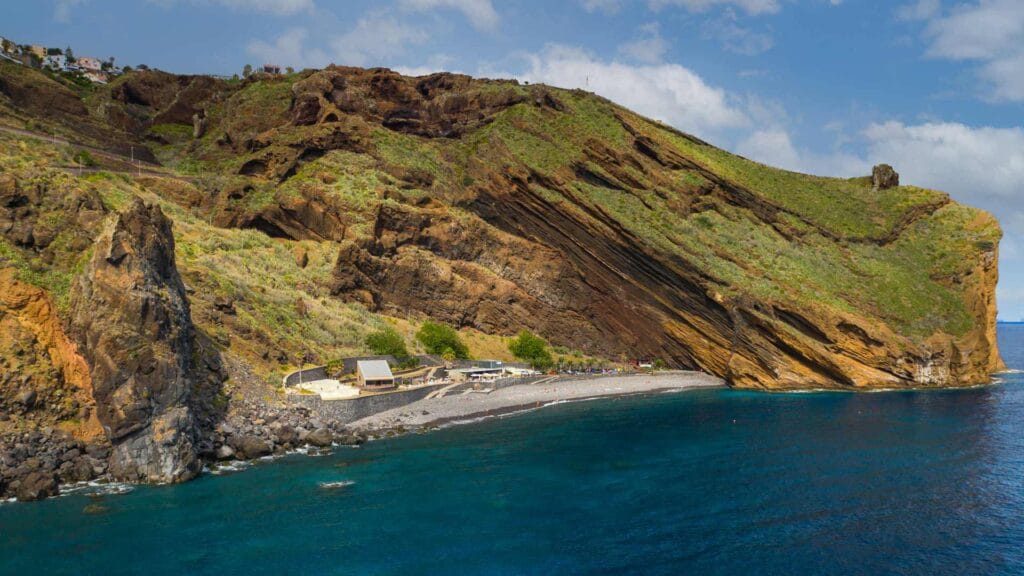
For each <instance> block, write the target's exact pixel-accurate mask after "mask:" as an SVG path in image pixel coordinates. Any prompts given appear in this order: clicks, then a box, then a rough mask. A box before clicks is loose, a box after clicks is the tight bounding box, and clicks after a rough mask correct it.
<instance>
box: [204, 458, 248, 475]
mask: <svg viewBox="0 0 1024 576" xmlns="http://www.w3.org/2000/svg"><path fill="white" fill-rule="evenodd" d="M249 466H251V464H250V463H249V462H247V461H245V460H232V461H230V462H228V463H227V464H216V465H215V467H214V468H211V469H210V474H213V475H214V476H220V475H221V474H230V473H232V472H239V471H241V470H245V469H246V468H248V467H249Z"/></svg>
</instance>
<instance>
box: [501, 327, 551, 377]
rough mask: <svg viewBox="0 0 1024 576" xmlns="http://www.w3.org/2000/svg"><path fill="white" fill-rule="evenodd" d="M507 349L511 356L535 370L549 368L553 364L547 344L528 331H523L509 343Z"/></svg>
mask: <svg viewBox="0 0 1024 576" xmlns="http://www.w3.org/2000/svg"><path fill="white" fill-rule="evenodd" d="M508 349H509V352H512V355H513V356H515V357H516V358H519V359H520V360H522V361H524V362H529V364H530V366H532V367H534V368H537V369H544V368H550V367H551V365H552V364H553V363H554V361H553V360H552V358H551V352H550V351H549V350H548V343H547V342H545V341H544V339H543V338H541V337H540V336H537V335H535V334H533V333H532V332H530V331H529V330H523V331H522V332H520V333H519V335H518V336H516V337H515V338H513V339H512V340H511V341H509V343H508Z"/></svg>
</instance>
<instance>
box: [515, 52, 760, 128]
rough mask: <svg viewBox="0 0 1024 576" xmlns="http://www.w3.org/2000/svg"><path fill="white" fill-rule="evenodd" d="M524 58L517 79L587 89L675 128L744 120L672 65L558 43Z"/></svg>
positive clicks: (714, 91) (719, 95)
mask: <svg viewBox="0 0 1024 576" xmlns="http://www.w3.org/2000/svg"><path fill="white" fill-rule="evenodd" d="M527 59H528V67H527V69H526V71H525V72H523V73H522V74H520V75H519V77H520V79H522V80H526V81H529V82H543V83H545V84H550V85H553V86H559V87H563V88H584V89H587V90H591V91H593V92H596V93H597V94H600V95H602V96H604V97H606V98H608V99H610V100H613V101H615V102H617V103H619V104H621V105H623V106H625V107H627V108H630V109H632V110H635V111H637V112H639V113H641V114H644V115H647V116H650V117H653V118H656V119H658V120H662V121H665V122H668V123H669V124H672V125H673V126H676V127H678V128H679V129H681V130H687V131H690V132H694V133H696V134H702V135H706V134H707V133H708V132H717V131H721V130H723V129H728V128H737V127H742V126H746V125H747V124H748V123H749V119H748V118H747V116H746V114H745V113H744V112H743V111H742V110H740V109H739V108H738V107H736V106H734V105H733V104H732V103H730V98H729V96H728V95H727V94H726V92H725V91H724V90H722V89H720V88H715V87H713V86H709V85H708V84H707V83H706V82H704V80H703V79H702V78H701V77H700V76H698V75H697V74H695V73H694V72H692V71H690V70H689V69H687V68H684V67H683V66H680V65H678V64H645V65H631V64H626V63H622V62H617V61H612V62H608V61H603V60H600V59H597V58H595V57H594V56H592V55H590V54H588V53H587V52H584V51H583V50H580V49H578V48H572V47H568V46H561V45H549V46H547V47H546V48H545V49H544V50H543V51H542V52H540V53H539V54H533V55H529V56H527Z"/></svg>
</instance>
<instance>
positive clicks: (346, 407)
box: [285, 384, 441, 424]
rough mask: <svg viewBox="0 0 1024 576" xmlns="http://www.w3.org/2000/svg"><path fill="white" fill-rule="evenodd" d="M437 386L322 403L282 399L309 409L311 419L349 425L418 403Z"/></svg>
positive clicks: (317, 399) (300, 398)
mask: <svg viewBox="0 0 1024 576" xmlns="http://www.w3.org/2000/svg"><path fill="white" fill-rule="evenodd" d="M440 387H441V385H440V384H438V385H435V386H424V387H422V388H416V389H414V390H403V391H401V392H390V393H387V394H375V395H373V396H362V397H359V398H352V399H351V400H321V399H320V397H319V396H306V395H298V394H289V395H287V396H285V398H286V399H287V401H288V403H289V404H290V405H292V406H302V407H305V408H307V409H309V411H310V413H311V414H312V415H313V416H315V417H317V418H319V419H321V420H325V421H333V422H337V423H339V424H348V423H350V422H355V421H356V420H359V419H360V418H366V417H367V416H372V415H373V414H377V413H378V412H384V411H385V410H391V409H392V408H398V407H401V406H405V405H407V404H411V403H413V402H415V401H417V400H422V399H423V398H424V397H425V396H426V395H427V394H430V393H431V392H433V391H434V390H437V389H438V388H440Z"/></svg>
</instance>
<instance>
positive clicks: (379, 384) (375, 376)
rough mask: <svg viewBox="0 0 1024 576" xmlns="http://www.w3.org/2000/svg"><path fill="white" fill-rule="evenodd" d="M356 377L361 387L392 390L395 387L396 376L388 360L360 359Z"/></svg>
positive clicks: (357, 364)
mask: <svg viewBox="0 0 1024 576" xmlns="http://www.w3.org/2000/svg"><path fill="white" fill-rule="evenodd" d="M356 379H357V381H358V383H359V387H360V388H366V389H367V390H390V389H391V388H394V387H395V376H394V375H393V374H392V373H391V367H390V366H388V363H387V361H386V360H360V361H359V362H357V363H356Z"/></svg>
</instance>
